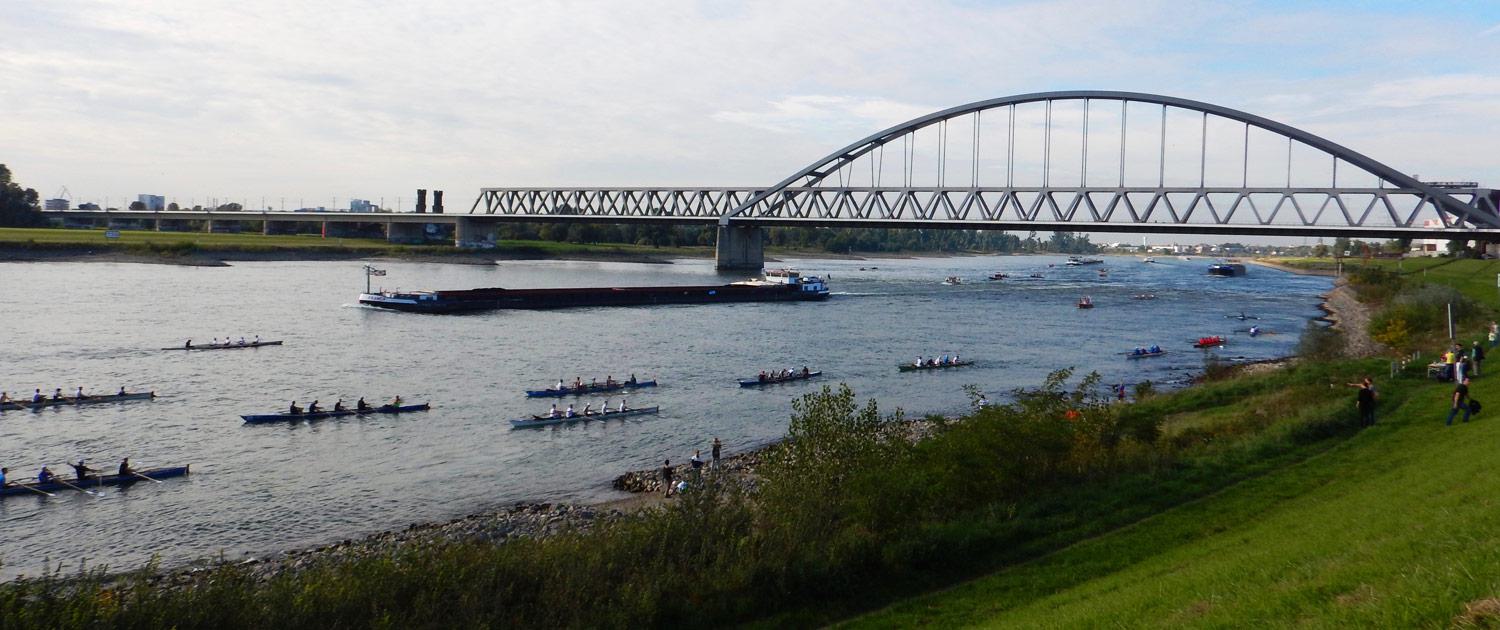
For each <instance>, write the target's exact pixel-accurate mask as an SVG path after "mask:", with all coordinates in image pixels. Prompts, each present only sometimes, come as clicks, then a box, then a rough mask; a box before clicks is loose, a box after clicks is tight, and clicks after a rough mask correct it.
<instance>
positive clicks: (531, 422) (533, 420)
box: [510, 407, 661, 428]
mask: <svg viewBox="0 0 1500 630" xmlns="http://www.w3.org/2000/svg"><path fill="white" fill-rule="evenodd" d="M660 409H661V407H641V408H639V409H626V410H625V411H606V412H603V413H600V412H597V411H596V412H594V413H591V414H589V415H586V416H585V415H583V414H578V415H576V416H573V417H571V418H568V417H562V416H559V417H557V418H552V417H548V416H532V417H530V418H516V419H514V420H511V421H510V426H511V427H513V428H523V427H544V426H547V425H552V424H566V423H569V422H578V421H580V420H609V419H612V418H624V417H626V416H644V415H647V414H654V413H656V412H657V411H659V410H660Z"/></svg>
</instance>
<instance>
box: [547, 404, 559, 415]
mask: <svg viewBox="0 0 1500 630" xmlns="http://www.w3.org/2000/svg"><path fill="white" fill-rule="evenodd" d="M547 417H548V418H556V417H557V403H552V409H551V410H549V411H548V412H547Z"/></svg>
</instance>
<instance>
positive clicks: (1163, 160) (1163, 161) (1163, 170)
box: [1156, 105, 1167, 188]
mask: <svg viewBox="0 0 1500 630" xmlns="http://www.w3.org/2000/svg"><path fill="white" fill-rule="evenodd" d="M1156 166H1157V169H1158V170H1157V172H1156V187H1157V188H1166V187H1167V106H1166V105H1162V106H1161V157H1160V158H1158V159H1157V160H1156Z"/></svg>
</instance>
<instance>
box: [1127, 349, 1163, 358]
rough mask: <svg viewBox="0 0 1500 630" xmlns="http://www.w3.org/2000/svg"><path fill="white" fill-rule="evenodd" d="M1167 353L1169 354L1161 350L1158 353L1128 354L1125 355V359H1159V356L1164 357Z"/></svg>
mask: <svg viewBox="0 0 1500 630" xmlns="http://www.w3.org/2000/svg"><path fill="white" fill-rule="evenodd" d="M1166 353H1167V351H1166V350H1160V351H1157V352H1142V353H1140V354H1135V353H1128V354H1126V355H1125V358H1127V359H1144V358H1147V357H1159V356H1161V355H1164V354H1166Z"/></svg>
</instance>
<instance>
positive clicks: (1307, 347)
mask: <svg viewBox="0 0 1500 630" xmlns="http://www.w3.org/2000/svg"><path fill="white" fill-rule="evenodd" d="M1296 352H1297V356H1299V357H1302V358H1305V359H1312V360H1315V361H1323V360H1329V359H1337V358H1339V357H1341V356H1344V331H1342V330H1338V329H1336V328H1334V327H1332V326H1329V325H1327V324H1324V323H1321V322H1317V321H1309V322H1307V327H1306V328H1304V329H1303V330H1302V338H1301V339H1298V340H1297V348H1296Z"/></svg>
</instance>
